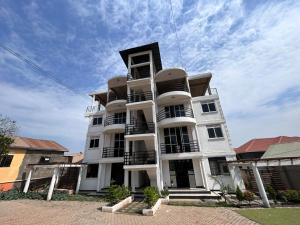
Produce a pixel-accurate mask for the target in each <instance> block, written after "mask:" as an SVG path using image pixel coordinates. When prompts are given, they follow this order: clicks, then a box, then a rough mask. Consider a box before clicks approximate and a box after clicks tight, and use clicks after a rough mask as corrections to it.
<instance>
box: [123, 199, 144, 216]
mask: <svg viewBox="0 0 300 225" xmlns="http://www.w3.org/2000/svg"><path fill="white" fill-rule="evenodd" d="M145 208H147V204H146V203H144V202H143V199H134V201H133V202H132V203H130V204H128V205H126V206H125V207H123V208H122V209H120V210H118V211H117V212H118V213H130V214H131V213H134V214H142V211H143V209H145Z"/></svg>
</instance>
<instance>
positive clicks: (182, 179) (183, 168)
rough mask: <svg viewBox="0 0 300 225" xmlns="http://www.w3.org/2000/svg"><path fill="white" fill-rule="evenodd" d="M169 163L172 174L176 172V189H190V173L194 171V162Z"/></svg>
mask: <svg viewBox="0 0 300 225" xmlns="http://www.w3.org/2000/svg"><path fill="white" fill-rule="evenodd" d="M169 163H170V173H171V174H174V172H175V177H176V187H177V188H189V187H190V180H189V171H190V172H191V171H193V170H194V169H193V163H192V160H191V159H187V160H171V161H170V162H169ZM173 171H174V172H173ZM171 180H172V177H171Z"/></svg>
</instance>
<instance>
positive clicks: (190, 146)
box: [160, 141, 199, 154]
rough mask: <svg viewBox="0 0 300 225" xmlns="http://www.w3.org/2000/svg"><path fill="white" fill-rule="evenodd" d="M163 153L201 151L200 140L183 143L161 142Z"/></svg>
mask: <svg viewBox="0 0 300 225" xmlns="http://www.w3.org/2000/svg"><path fill="white" fill-rule="evenodd" d="M160 151H161V154H171V153H184V152H199V145H198V141H189V142H188V143H182V144H165V143H161V144H160Z"/></svg>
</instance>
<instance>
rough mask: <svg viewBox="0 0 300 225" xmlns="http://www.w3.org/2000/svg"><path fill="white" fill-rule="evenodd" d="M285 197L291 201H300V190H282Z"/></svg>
mask: <svg viewBox="0 0 300 225" xmlns="http://www.w3.org/2000/svg"><path fill="white" fill-rule="evenodd" d="M282 196H283V199H286V201H289V202H300V191H297V190H287V191H284V192H282Z"/></svg>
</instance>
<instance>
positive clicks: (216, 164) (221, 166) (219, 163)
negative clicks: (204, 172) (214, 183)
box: [208, 157, 229, 176]
mask: <svg viewBox="0 0 300 225" xmlns="http://www.w3.org/2000/svg"><path fill="white" fill-rule="evenodd" d="M208 162H209V167H210V172H211V175H213V176H217V175H228V174H229V170H228V165H227V162H226V158H225V157H213V158H208Z"/></svg>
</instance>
